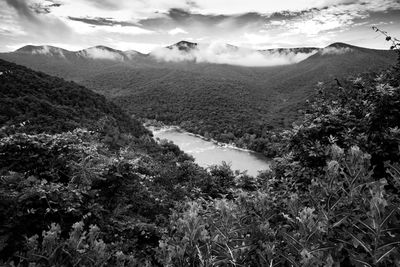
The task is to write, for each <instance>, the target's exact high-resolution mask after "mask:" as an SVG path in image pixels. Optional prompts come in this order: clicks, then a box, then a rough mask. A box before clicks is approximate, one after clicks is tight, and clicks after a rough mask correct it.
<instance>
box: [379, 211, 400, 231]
mask: <svg viewBox="0 0 400 267" xmlns="http://www.w3.org/2000/svg"><path fill="white" fill-rule="evenodd" d="M396 210H397V208H394V209H392V210H391V211H390V212H389V214H388V215H387V216H386V217H385V219H383V221H382V222H381V224H380V227H381V228H382V226H383V225H384V224H385V223H386V221H387V220H389V218H390V217H391V216H392V215H393V213H394V212H395V211H396Z"/></svg>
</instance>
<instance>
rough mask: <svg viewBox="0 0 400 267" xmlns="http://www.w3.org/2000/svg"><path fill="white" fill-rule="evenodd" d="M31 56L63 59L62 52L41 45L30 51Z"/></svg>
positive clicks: (55, 48)
mask: <svg viewBox="0 0 400 267" xmlns="http://www.w3.org/2000/svg"><path fill="white" fill-rule="evenodd" d="M32 54H38V55H49V56H54V55H55V56H59V57H65V55H64V53H63V51H62V50H61V49H59V48H57V47H51V46H48V45H43V46H40V47H38V48H37V49H35V50H33V51H32Z"/></svg>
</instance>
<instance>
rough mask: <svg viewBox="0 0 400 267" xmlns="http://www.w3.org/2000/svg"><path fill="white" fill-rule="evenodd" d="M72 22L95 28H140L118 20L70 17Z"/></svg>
mask: <svg viewBox="0 0 400 267" xmlns="http://www.w3.org/2000/svg"><path fill="white" fill-rule="evenodd" d="M68 19H70V20H74V21H80V22H83V23H86V24H90V25H95V26H115V25H118V26H122V27H126V26H138V24H137V23H133V22H129V21H117V20H112V19H109V18H91V17H85V18H77V17H70V16H69V17H68Z"/></svg>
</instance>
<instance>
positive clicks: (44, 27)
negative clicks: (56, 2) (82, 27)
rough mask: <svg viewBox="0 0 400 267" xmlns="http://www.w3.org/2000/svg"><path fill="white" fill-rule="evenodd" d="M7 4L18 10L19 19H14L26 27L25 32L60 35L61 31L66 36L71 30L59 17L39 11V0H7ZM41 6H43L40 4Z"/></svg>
mask: <svg viewBox="0 0 400 267" xmlns="http://www.w3.org/2000/svg"><path fill="white" fill-rule="evenodd" d="M50 3H51V2H50ZM6 4H7V6H6V7H7V8H11V9H14V10H15V11H16V13H17V17H18V20H17V21H14V23H15V24H19V25H20V26H21V27H22V28H24V31H25V32H29V33H31V34H37V35H40V36H44V35H47V36H50V35H57V36H59V35H60V33H61V34H63V35H64V36H65V35H67V34H69V33H70V32H71V31H70V29H69V27H68V26H66V25H65V24H64V23H63V22H62V20H60V19H59V18H57V17H55V16H52V15H50V14H49V13H47V12H42V11H40V12H39V11H38V6H37V5H36V4H37V2H35V1H29V0H6ZM49 5H52V4H49ZM39 7H41V6H40V5H39ZM3 12H4V11H3ZM55 29H56V30H55Z"/></svg>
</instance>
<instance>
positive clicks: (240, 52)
mask: <svg viewBox="0 0 400 267" xmlns="http://www.w3.org/2000/svg"><path fill="white" fill-rule="evenodd" d="M315 53H317V51H313V52H312V53H294V52H288V53H280V52H278V51H271V52H269V51H268V52H267V51H264V52H260V51H256V50H252V49H246V48H240V47H232V46H229V45H226V44H222V43H211V44H199V45H198V47H197V49H192V50H190V51H188V52H187V51H181V50H179V49H178V48H177V47H173V48H172V49H168V48H159V49H156V50H154V51H153V52H151V55H152V56H154V57H155V58H156V59H158V60H160V61H169V62H179V61H195V62H208V63H216V64H229V65H240V66H253V67H261V66H278V65H287V64H294V63H297V62H300V61H302V60H304V59H306V58H307V57H309V56H311V55H313V54H315Z"/></svg>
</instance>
